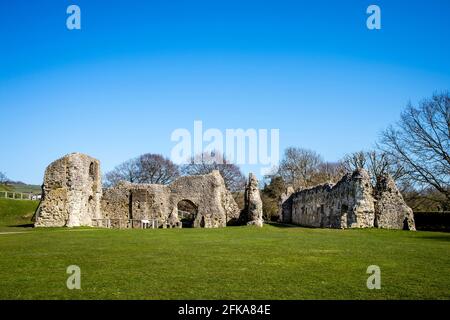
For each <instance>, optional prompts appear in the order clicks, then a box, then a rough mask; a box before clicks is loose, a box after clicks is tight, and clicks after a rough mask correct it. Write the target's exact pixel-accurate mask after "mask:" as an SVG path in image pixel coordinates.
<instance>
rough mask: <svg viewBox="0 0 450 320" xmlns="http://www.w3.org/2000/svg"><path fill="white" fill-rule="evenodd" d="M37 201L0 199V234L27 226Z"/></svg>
mask: <svg viewBox="0 0 450 320" xmlns="http://www.w3.org/2000/svg"><path fill="white" fill-rule="evenodd" d="M38 204H39V201H27V200H12V199H0V232H2V231H14V230H12V228H14V229H21V228H24V227H27V226H29V225H30V224H31V223H32V222H31V221H30V219H31V218H32V217H33V214H34V212H35V211H36V208H37V206H38Z"/></svg>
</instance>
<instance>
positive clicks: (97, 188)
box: [35, 153, 102, 227]
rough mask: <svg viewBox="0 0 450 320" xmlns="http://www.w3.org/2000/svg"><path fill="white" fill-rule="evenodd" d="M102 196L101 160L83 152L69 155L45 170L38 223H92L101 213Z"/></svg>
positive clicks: (56, 224) (37, 225)
mask: <svg viewBox="0 0 450 320" xmlns="http://www.w3.org/2000/svg"><path fill="white" fill-rule="evenodd" d="M101 196H102V185H101V174H100V163H99V161H98V160H96V159H94V158H91V157H89V156H87V155H84V154H80V153H72V154H69V155H66V156H64V157H63V158H61V159H59V160H56V161H55V162H53V163H52V164H50V165H49V166H48V167H47V169H46V171H45V176H44V184H43V199H42V201H41V204H40V206H39V208H38V210H37V214H36V222H35V226H36V227H64V226H67V227H78V226H91V225H92V220H91V219H93V218H100V217H101V211H100V199H101Z"/></svg>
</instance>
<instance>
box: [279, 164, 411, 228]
mask: <svg viewBox="0 0 450 320" xmlns="http://www.w3.org/2000/svg"><path fill="white" fill-rule="evenodd" d="M290 193H291V192H290V191H287V193H286V194H285V195H282V202H281V208H280V212H281V217H280V221H281V222H284V223H294V224H298V225H302V226H308V227H317V228H370V227H376V228H388V229H408V230H415V226H414V218H413V213H412V210H411V208H409V207H408V206H407V205H406V203H405V201H404V200H403V197H402V195H401V193H400V192H399V191H398V189H397V187H396V185H395V182H394V181H393V179H392V178H391V177H389V176H388V177H384V178H382V179H380V180H379V181H378V183H377V186H376V187H375V190H374V189H373V187H372V184H371V180H370V176H369V174H368V173H367V172H366V171H365V170H356V171H355V172H353V173H352V174H347V175H345V176H344V177H343V178H342V179H341V180H340V181H339V182H338V183H336V184H335V185H333V184H323V185H319V186H316V187H314V188H310V189H306V190H302V191H299V192H295V193H292V194H291V195H289V194H290Z"/></svg>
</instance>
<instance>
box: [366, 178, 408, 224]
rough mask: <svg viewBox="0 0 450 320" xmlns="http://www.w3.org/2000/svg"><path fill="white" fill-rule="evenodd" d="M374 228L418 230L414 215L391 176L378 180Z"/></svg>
mask: <svg viewBox="0 0 450 320" xmlns="http://www.w3.org/2000/svg"><path fill="white" fill-rule="evenodd" d="M375 199H376V203H375V221H374V226H375V227H377V228H383V229H404V230H416V225H415V222H414V214H413V211H412V209H411V208H410V207H408V206H407V205H406V203H405V201H404V199H403V196H402V194H401V193H400V191H399V190H398V188H397V186H396V185H395V182H394V180H393V179H392V178H391V177H390V176H384V177H381V178H379V179H378V181H377V184H376V186H375Z"/></svg>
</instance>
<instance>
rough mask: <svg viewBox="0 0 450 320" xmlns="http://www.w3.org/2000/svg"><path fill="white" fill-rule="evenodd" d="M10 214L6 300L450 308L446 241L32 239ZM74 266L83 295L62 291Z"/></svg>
mask: <svg viewBox="0 0 450 320" xmlns="http://www.w3.org/2000/svg"><path fill="white" fill-rule="evenodd" d="M3 201H4V202H5V201H7V202H12V201H13V200H3ZM13 202H14V204H12V206H14V207H19V206H20V207H22V206H25V204H20V203H22V201H17V200H16V201H13ZM35 205H36V204H35V203H32V205H31V204H30V205H29V207H26V209H24V211H23V212H27V214H26V215H27V216H28V213H29V212H31V211H30V208H32V207H33V206H35ZM7 207H8V206H6V205H5V203H2V202H0V227H1V228H2V229H1V231H2V232H17V231H23V233H12V234H4V233H3V234H0V299H449V298H450V234H446V233H430V232H408V231H387V230H331V229H307V228H297V227H282V226H276V225H269V226H265V227H264V228H262V229H258V228H253V227H229V228H224V229H203V230H201V229H184V230H180V229H172V230H162V229H160V230H105V229H86V228H80V229H73V230H69V229H60V228H53V229H31V228H21V227H8V226H11V225H14V217H13V216H14V215H16V218H17V221H16V222H17V223H16V224H18V225H20V224H23V222H24V219H23V218H21V217H22V216H24V214H23V212H21V211H20V210H19V209H14V210H11V209H5V208H7ZM12 212H15V213H12ZM69 265H78V266H79V267H80V268H81V273H82V276H81V286H82V290H78V291H77V290H75V291H70V290H68V289H67V288H66V280H67V277H68V275H67V274H66V268H67V267H68V266H69ZM369 265H378V266H380V268H381V278H382V289H381V290H376V291H371V290H368V289H367V287H366V280H367V278H368V276H369V275H367V274H366V269H367V267H368V266H369Z"/></svg>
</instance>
